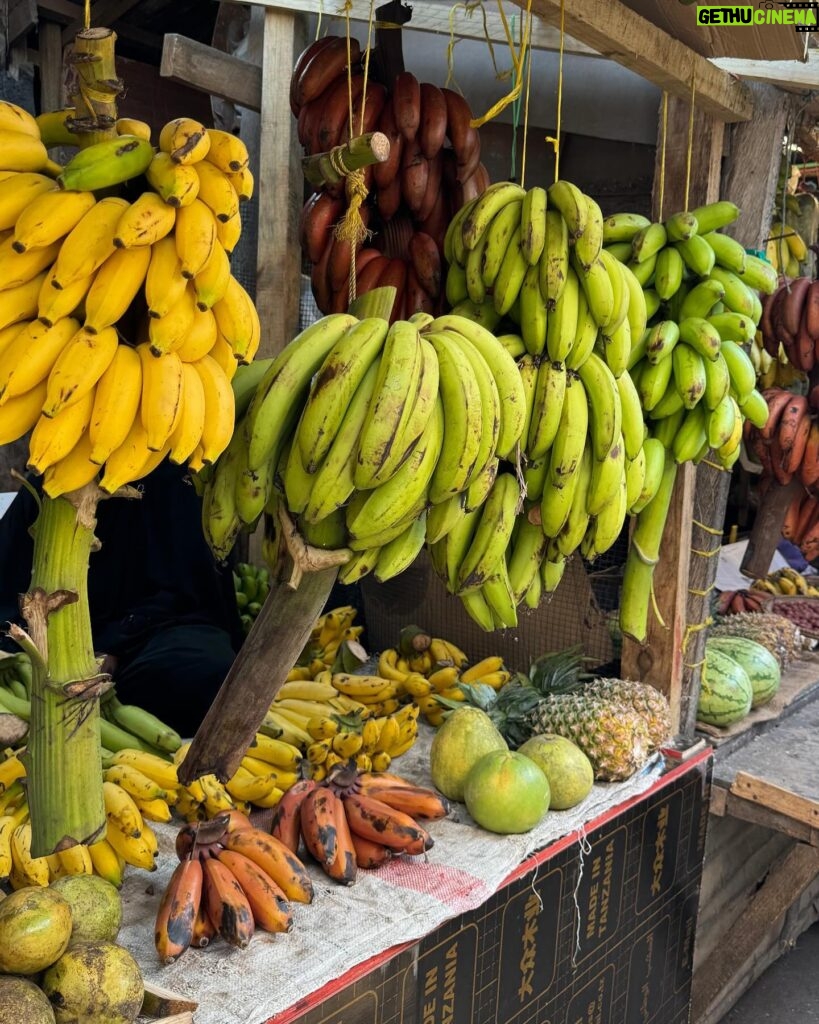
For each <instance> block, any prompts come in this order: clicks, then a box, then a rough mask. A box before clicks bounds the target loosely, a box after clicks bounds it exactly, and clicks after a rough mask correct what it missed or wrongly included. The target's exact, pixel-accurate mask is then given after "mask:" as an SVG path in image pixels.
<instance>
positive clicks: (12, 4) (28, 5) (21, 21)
mask: <svg viewBox="0 0 819 1024" xmlns="http://www.w3.org/2000/svg"><path fill="white" fill-rule="evenodd" d="M7 11H8V13H7V15H6V46H7V47H8V46H11V45H12V44H13V43H16V42H17V40H18V39H20V38H21V37H22V36H24V35H26V33H27V32H28V31H29V29H32V28H34V26H35V25H36V24H37V4H36V3H35V0H8V8H7Z"/></svg>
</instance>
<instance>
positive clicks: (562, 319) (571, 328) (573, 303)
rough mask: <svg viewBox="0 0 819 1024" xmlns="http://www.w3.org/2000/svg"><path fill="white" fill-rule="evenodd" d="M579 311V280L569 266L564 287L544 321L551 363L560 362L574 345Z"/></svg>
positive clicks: (547, 350) (547, 349)
mask: <svg viewBox="0 0 819 1024" xmlns="http://www.w3.org/2000/svg"><path fill="white" fill-rule="evenodd" d="M579 312H580V281H579V279H578V276H577V274H576V273H575V271H574V270H573V269H572V268H571V267H569V269H568V271H567V274H566V280H565V282H564V287H563V289H562V291H561V293H560V298H559V299H558V300H557V302H556V304H555V308H554V309H553V310H552V311H551V312H550V313H549V314H548V319H547V321H546V352H547V353H548V356H549V359H551V361H552V362H553V363H562V362H563V361H564V360H565V359H566V357H567V356H568V354H569V352H570V351H571V349H572V346H573V345H574V341H575V337H576V335H577V328H578V314H579Z"/></svg>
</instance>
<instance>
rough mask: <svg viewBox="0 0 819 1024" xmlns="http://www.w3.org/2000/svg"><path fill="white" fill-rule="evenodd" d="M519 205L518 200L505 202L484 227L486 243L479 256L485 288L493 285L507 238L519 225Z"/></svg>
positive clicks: (506, 246)
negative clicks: (486, 226)
mask: <svg viewBox="0 0 819 1024" xmlns="http://www.w3.org/2000/svg"><path fill="white" fill-rule="evenodd" d="M521 206H522V203H521V202H520V200H516V201H514V202H511V203H507V204H506V205H505V206H504V207H503V208H502V209H501V210H500V212H499V213H497V214H496V215H495V217H493V219H492V221H491V223H490V224H489V227H488V228H487V229H486V245H485V247H484V250H483V256H482V258H481V280H482V281H483V283H484V286H485V287H486V288H492V287H493V286H494V284H495V278H496V277H497V276H498V272H499V271H500V268H501V264H502V263H503V258H504V256H505V255H506V250H507V249H508V248H509V240H510V238H511V237H512V235H513V234H514V233H515V232H516V231H517V230H518V228H519V227H520V211H521ZM490 303H491V299H490ZM492 308H493V309H494V306H493V307H492Z"/></svg>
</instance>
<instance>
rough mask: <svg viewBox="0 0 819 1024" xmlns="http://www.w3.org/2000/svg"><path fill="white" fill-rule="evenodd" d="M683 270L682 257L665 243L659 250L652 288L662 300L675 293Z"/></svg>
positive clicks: (680, 282) (664, 300) (671, 246)
mask: <svg viewBox="0 0 819 1024" xmlns="http://www.w3.org/2000/svg"><path fill="white" fill-rule="evenodd" d="M684 270H685V264H684V263H683V258H682V256H681V255H680V253H679V252H678V250H677V249H675V248H674V246H673V245H667V246H665V248H663V249H661V250H660V251H659V253H658V254H657V266H656V268H655V270H654V289H655V291H656V292H657V295H658V296H659V297H660V298H661V299H662V300H663V302H666V301H667V300H668V299H670V298H671V296H672V295H676V294H677V291H678V290H679V287H680V285H681V284H682V279H683V271H684Z"/></svg>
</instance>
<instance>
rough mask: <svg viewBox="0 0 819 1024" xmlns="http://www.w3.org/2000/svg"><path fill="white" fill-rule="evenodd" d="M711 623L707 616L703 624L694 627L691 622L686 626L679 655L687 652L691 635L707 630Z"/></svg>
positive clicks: (694, 666) (692, 666)
mask: <svg viewBox="0 0 819 1024" xmlns="http://www.w3.org/2000/svg"><path fill="white" fill-rule="evenodd" d="M689 593H690V591H689ZM712 622H713V619H712V618H711V617H710V616H709V617H708V618H707V619H706V620H705V622H700V623H699V624H698V625H695V624H694V623H693V622H692V623H690V624H689V625H688V626H686V627H685V633H684V635H683V640H682V644H681V645H680V650H681V653H682V654H683V655H685V652H686V651H687V650H688V641H689V640H690V639H691V636H692V634H693V633H699V632H701V631H702V630H703V629H708V627H709V626H710V625H711V623H712ZM683 664H684V665H685V662H683ZM699 664H702V662H700V663H699ZM685 667H686V668H697V665H685Z"/></svg>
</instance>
